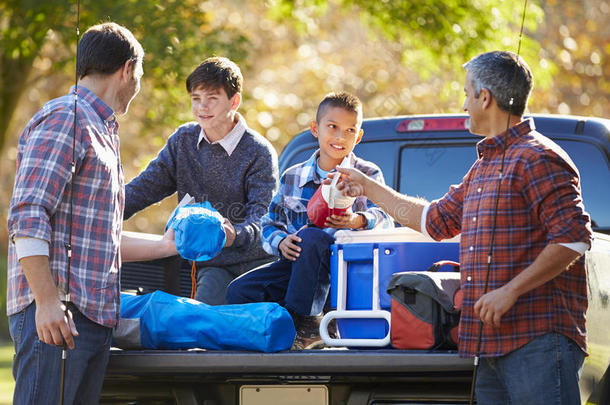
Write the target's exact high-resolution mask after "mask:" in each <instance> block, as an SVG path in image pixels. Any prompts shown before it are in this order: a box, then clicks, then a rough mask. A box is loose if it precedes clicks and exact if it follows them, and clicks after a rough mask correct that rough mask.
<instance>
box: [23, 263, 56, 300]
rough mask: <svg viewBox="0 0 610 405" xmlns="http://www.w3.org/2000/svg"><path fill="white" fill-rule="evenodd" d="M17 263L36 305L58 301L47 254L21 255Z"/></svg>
mask: <svg viewBox="0 0 610 405" xmlns="http://www.w3.org/2000/svg"><path fill="white" fill-rule="evenodd" d="M19 263H20V264H21V268H23V273H24V274H25V278H26V279H27V281H28V285H29V287H30V289H31V290H32V293H33V294H34V299H35V300H36V304H37V305H38V306H40V305H44V304H47V303H53V302H55V303H56V302H58V301H59V297H58V294H57V285H56V284H55V281H54V280H53V276H52V275H51V269H50V265H49V257H48V256H28V257H23V258H21V260H20V261H19Z"/></svg>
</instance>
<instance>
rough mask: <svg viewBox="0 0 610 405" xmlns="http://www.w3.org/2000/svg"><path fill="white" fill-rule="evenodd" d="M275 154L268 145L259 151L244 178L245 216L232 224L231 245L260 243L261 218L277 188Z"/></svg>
mask: <svg viewBox="0 0 610 405" xmlns="http://www.w3.org/2000/svg"><path fill="white" fill-rule="evenodd" d="M277 179H278V164H277V154H276V153H275V150H274V149H272V148H271V147H270V146H269V147H267V148H264V149H263V152H262V153H259V154H258V156H257V157H256V159H255V160H254V164H253V165H252V167H251V168H250V170H249V171H248V174H247V176H246V178H245V179H244V182H245V186H246V190H248V194H247V199H248V200H247V202H246V218H245V220H244V222H242V223H239V224H234V225H233V227H234V228H235V241H234V242H233V246H234V247H236V248H244V247H249V246H252V245H253V244H256V243H260V239H261V218H262V217H263V216H264V215H265V214H266V213H267V210H268V208H269V204H270V202H271V198H272V197H273V193H274V192H275V191H276V190H277V188H278V180H277Z"/></svg>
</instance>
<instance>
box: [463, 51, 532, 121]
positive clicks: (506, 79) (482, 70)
mask: <svg viewBox="0 0 610 405" xmlns="http://www.w3.org/2000/svg"><path fill="white" fill-rule="evenodd" d="M462 67H463V68H464V69H466V71H468V72H470V78H471V83H472V87H473V88H474V95H475V97H476V98H478V97H479V94H480V93H481V90H482V89H484V88H485V89H487V90H489V92H490V93H491V95H492V96H493V97H494V98H495V99H496V103H497V104H498V107H499V108H500V109H502V110H504V111H507V112H510V113H511V114H514V115H517V116H522V115H523V112H524V111H525V107H526V105H527V99H528V98H529V95H530V92H531V91H532V86H533V83H534V79H533V76H532V71H531V70H530V68H529V66H528V65H527V63H525V61H524V60H523V58H522V57H520V56H519V55H517V54H515V53H513V52H508V51H494V52H486V53H482V54H480V55H478V56H476V57H474V58H473V59H471V60H469V61H468V62H466V63H464V65H462ZM513 78H514V80H513ZM511 97H512V98H513V105H512V107H511V105H510V99H511Z"/></svg>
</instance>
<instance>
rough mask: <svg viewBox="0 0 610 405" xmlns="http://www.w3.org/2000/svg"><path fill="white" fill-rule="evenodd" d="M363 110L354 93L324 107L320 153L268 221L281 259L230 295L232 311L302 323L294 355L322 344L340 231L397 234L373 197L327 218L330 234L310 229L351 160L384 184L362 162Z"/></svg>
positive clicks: (284, 188)
mask: <svg viewBox="0 0 610 405" xmlns="http://www.w3.org/2000/svg"><path fill="white" fill-rule="evenodd" d="M361 125H362V104H361V103H360V100H359V99H358V98H357V97H355V96H353V95H351V94H348V93H331V94H329V95H327V96H326V97H325V98H324V100H322V102H321V103H320V105H319V106H318V112H317V114H316V121H314V122H312V123H311V132H312V134H313V135H314V136H315V137H316V138H318V143H319V146H320V148H319V149H318V150H317V151H316V152H315V153H314V154H313V155H312V156H311V157H310V158H309V159H308V160H307V161H305V162H303V163H300V164H297V165H295V166H292V167H290V168H289V169H287V170H286V171H285V172H284V174H283V175H282V178H281V179H280V188H279V191H278V192H277V194H275V196H274V197H273V200H272V201H271V205H270V206H269V212H268V213H267V215H265V216H264V217H263V218H262V229H263V249H265V251H267V252H268V253H271V254H274V255H277V256H280V259H279V260H277V261H275V262H273V263H270V264H268V265H264V266H261V267H258V268H256V269H254V270H251V271H249V272H248V273H246V274H244V275H242V276H241V277H239V278H237V279H235V280H234V281H233V282H232V283H231V284H230V285H229V288H228V290H227V302H228V303H229V304H237V303H247V302H264V301H271V302H278V303H280V304H281V305H283V306H284V307H286V308H287V309H288V311H290V313H291V314H292V316H293V319H294V320H295V327H296V329H297V337H296V339H295V344H294V345H293V349H303V348H306V347H313V346H312V344H314V343H315V342H316V341H319V340H320V335H319V323H320V317H319V314H320V313H321V312H322V310H323V308H324V305H325V303H326V299H327V296H328V291H329V288H330V245H331V244H332V243H333V242H334V237H333V235H334V234H335V232H336V231H337V230H339V229H373V228H390V227H393V221H392V219H391V218H390V217H389V216H388V215H387V214H386V213H385V212H383V211H382V210H381V209H380V208H378V207H376V206H375V205H374V204H373V203H372V202H371V201H369V200H368V199H367V198H366V197H359V198H357V199H356V200H355V202H354V204H353V206H352V209H351V210H348V211H347V212H346V213H345V214H343V215H331V216H329V217H327V218H326V222H325V224H324V228H318V227H316V226H315V225H313V224H311V223H310V222H309V219H308V217H307V203H308V202H309V200H310V199H311V198H312V196H313V195H314V193H315V192H316V190H317V189H318V187H319V186H320V184H321V182H322V180H323V179H324V178H326V174H327V173H328V172H329V171H332V170H334V169H335V167H336V166H337V165H339V164H340V163H341V162H342V161H343V159H344V158H346V157H348V159H349V163H350V167H355V168H357V169H359V170H360V171H362V172H363V173H366V174H367V175H368V176H370V177H371V178H373V179H375V180H377V181H379V182H382V183H383V175H382V173H381V170H380V169H379V167H377V166H376V165H375V164H374V163H371V162H367V161H365V160H362V159H360V158H358V157H356V156H355V155H354V154H353V153H352V150H353V149H354V146H356V145H357V144H358V143H359V142H360V140H361V139H362V134H363V132H362V129H361Z"/></svg>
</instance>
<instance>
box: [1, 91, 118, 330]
mask: <svg viewBox="0 0 610 405" xmlns="http://www.w3.org/2000/svg"><path fill="white" fill-rule="evenodd" d="M73 91H74V90H73V89H72V90H71V91H70V94H68V95H66V96H63V97H60V98H57V99H55V100H51V101H50V102H48V103H47V104H45V106H44V107H42V108H41V109H40V110H39V111H38V112H37V113H36V114H35V115H34V117H33V118H32V119H31V120H30V122H29V124H28V125H27V127H26V128H25V130H24V131H23V134H22V135H21V138H20V139H19V145H18V153H17V173H16V175H15V186H14V189H13V195H12V198H11V203H10V207H9V212H8V230H9V238H10V240H14V238H36V239H40V240H44V241H47V242H48V243H49V263H50V268H51V273H52V276H53V279H54V281H55V283H56V285H57V287H58V292H59V291H61V292H62V293H63V292H65V291H66V280H67V277H66V274H67V271H66V267H67V250H66V247H65V245H66V243H67V242H68V239H69V237H68V232H69V224H70V222H72V224H73V228H72V266H71V272H70V291H69V292H70V301H71V302H72V303H74V304H75V305H76V306H77V307H78V309H79V310H80V311H81V312H82V313H83V314H84V315H85V316H86V317H87V318H89V319H91V320H92V321H94V322H96V323H98V324H100V325H103V326H107V327H114V326H115V325H116V324H117V321H118V315H119V266H120V255H119V242H120V238H121V229H122V222H123V207H124V183H123V169H122V167H121V162H120V156H119V135H118V123H117V120H116V117H115V115H114V112H113V111H112V109H111V108H110V107H108V106H107V105H106V104H104V102H102V100H100V99H99V98H98V97H97V96H96V95H95V94H94V93H93V92H91V91H89V90H87V89H86V88H85V87H83V86H79V87H78V115H77V118H78V122H77V126H76V153H75V157H76V177H75V181H74V209H73V215H72V218H71V217H70V197H69V190H70V180H71V172H70V170H71V161H72V142H73V141H72V140H73V131H72V128H73V126H74V96H73V94H74V93H73ZM7 290H8V301H7V313H8V315H12V314H15V313H17V312H19V311H21V310H22V309H24V308H25V307H27V306H28V305H29V304H30V303H31V302H32V301H33V300H34V295H33V294H32V291H31V290H30V288H29V286H28V283H27V280H26V278H25V275H24V273H23V269H22V268H21V265H20V264H19V261H18V259H17V254H16V251H15V245H14V244H13V243H9V259H8V289H7ZM62 298H63V297H62Z"/></svg>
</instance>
